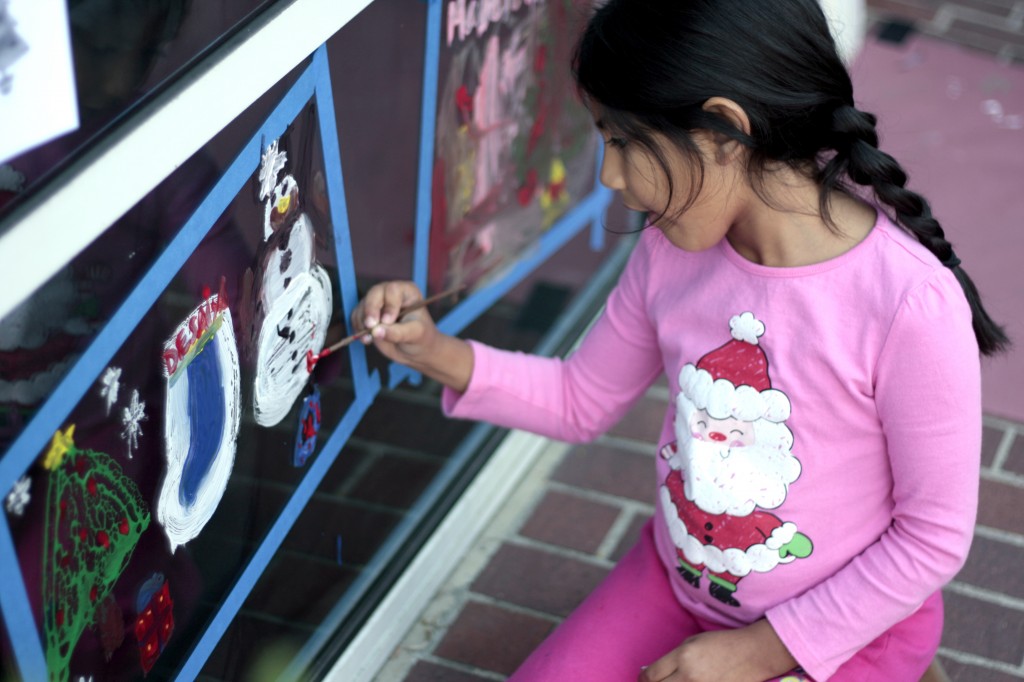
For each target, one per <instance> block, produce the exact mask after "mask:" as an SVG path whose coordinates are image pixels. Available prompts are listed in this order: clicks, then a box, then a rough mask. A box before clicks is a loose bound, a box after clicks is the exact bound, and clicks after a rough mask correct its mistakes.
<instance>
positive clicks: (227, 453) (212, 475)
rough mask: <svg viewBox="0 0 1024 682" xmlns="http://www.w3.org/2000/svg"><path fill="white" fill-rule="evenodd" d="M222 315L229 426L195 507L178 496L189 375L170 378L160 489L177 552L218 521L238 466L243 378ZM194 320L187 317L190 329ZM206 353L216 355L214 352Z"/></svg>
mask: <svg viewBox="0 0 1024 682" xmlns="http://www.w3.org/2000/svg"><path fill="white" fill-rule="evenodd" d="M217 298H218V296H217V295H214V296H213V297H211V298H210V299H209V300H208V301H207V303H206V304H205V305H210V304H213V305H216V304H215V301H216V299H217ZM200 307H202V306H200ZM199 309H200V308H196V310H195V311H194V312H193V313H192V315H190V316H189V318H191V317H193V316H195V315H197V314H198V312H199ZM220 315H221V316H222V317H221V323H220V326H219V328H218V329H217V330H216V332H215V334H216V336H217V342H218V343H217V349H218V350H219V353H218V358H217V360H218V362H219V364H220V372H221V378H222V382H223V383H222V386H223V389H224V390H223V399H224V414H225V425H224V431H223V433H222V434H221V439H220V447H219V449H218V453H217V456H216V457H215V459H214V462H213V465H212V466H211V468H210V471H209V472H208V474H207V476H206V478H205V479H204V480H203V482H202V485H201V486H200V488H199V494H198V497H197V500H196V503H195V504H194V505H192V506H186V505H184V504H182V503H181V501H180V499H179V495H178V491H179V488H180V484H181V477H182V473H183V469H184V464H185V457H186V455H188V450H189V440H190V437H191V427H192V425H191V423H190V420H189V416H188V413H189V404H188V373H187V372H185V371H181V372H180V373H178V374H177V375H176V377H175V380H174V381H173V382H172V381H171V378H170V377H168V381H167V414H166V416H165V423H164V440H165V441H166V447H167V472H166V474H165V475H164V480H163V483H162V485H161V487H160V497H159V499H158V501H157V506H156V519H157V521H158V522H159V523H160V524H161V525H162V526H163V527H164V532H165V533H166V534H167V539H168V540H169V541H170V547H171V553H172V554H173V553H174V550H175V549H177V548H178V547H179V546H180V545H183V544H185V543H186V542H188V541H189V540H191V539H192V538H194V537H196V536H197V535H199V533H200V532H201V531H202V529H203V527H204V526H205V525H206V523H207V522H208V521H209V520H210V518H211V517H213V512H214V511H215V510H216V509H217V505H218V504H220V500H221V497H223V495H224V489H225V488H226V487H227V484H228V479H229V478H230V477H231V470H232V468H233V467H234V463H235V447H236V439H237V437H238V426H239V422H240V417H241V388H240V387H241V378H240V375H239V363H238V349H237V347H236V343H235V332H234V326H233V324H232V321H231V311H230V310H229V309H227V308H225V309H224V310H223V311H221V312H220ZM189 318H186V323H185V324H186V325H187V323H188V322H187V321H188V319H189ZM203 352H210V348H209V347H208V348H206V349H205V350H204V351H203ZM172 383H173V385H172Z"/></svg>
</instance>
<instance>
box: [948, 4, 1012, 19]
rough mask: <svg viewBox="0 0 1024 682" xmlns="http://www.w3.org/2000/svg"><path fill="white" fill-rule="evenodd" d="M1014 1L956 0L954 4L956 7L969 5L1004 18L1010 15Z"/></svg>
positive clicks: (974, 8) (971, 7)
mask: <svg viewBox="0 0 1024 682" xmlns="http://www.w3.org/2000/svg"><path fill="white" fill-rule="evenodd" d="M1016 2H1017V0H956V2H955V3H954V4H955V5H956V6H957V7H969V8H970V9H973V10H978V11H979V12H985V13H986V14H991V15H992V16H993V17H994V18H996V19H1005V18H1007V17H1008V16H1010V12H1011V11H1012V10H1013V5H1014V3H1016Z"/></svg>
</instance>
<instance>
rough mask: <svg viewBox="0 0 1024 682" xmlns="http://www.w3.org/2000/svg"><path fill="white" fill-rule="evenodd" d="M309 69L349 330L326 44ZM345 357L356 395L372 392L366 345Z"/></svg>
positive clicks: (347, 236)
mask: <svg viewBox="0 0 1024 682" xmlns="http://www.w3.org/2000/svg"><path fill="white" fill-rule="evenodd" d="M311 69H312V70H313V71H314V73H315V75H316V79H315V87H314V96H315V97H316V103H317V116H318V121H319V123H320V140H321V145H322V147H323V155H324V174H325V175H326V180H327V198H328V203H329V204H330V207H331V224H332V226H333V228H334V232H333V234H334V254H335V258H336V260H337V263H338V287H339V288H340V289H341V314H342V316H343V322H344V323H345V329H346V331H347V332H348V333H351V332H352V326H351V320H350V317H351V314H352V311H353V310H355V307H356V305H357V304H358V303H359V290H358V287H357V286H356V268H355V258H354V257H353V254H352V237H351V233H350V226H349V220H348V203H347V199H346V196H345V174H344V172H343V170H342V167H341V149H340V145H339V141H338V121H337V119H336V118H335V115H334V93H333V88H332V86H331V72H330V64H329V62H328V59H327V46H326V45H321V46H320V47H319V48H318V49H317V51H316V52H315V53H314V54H313V63H312V66H311ZM347 350H348V358H349V364H350V368H351V370H352V384H353V388H354V390H355V394H356V395H357V396H360V395H368V396H372V395H373V394H374V393H375V392H376V391H377V390H378V389H377V388H375V387H378V388H379V386H380V378H379V377H377V376H376V371H374V372H373V374H370V373H369V370H368V368H367V364H366V349H365V348H364V347H363V345H362V344H360V343H352V344H349V346H348V349H347Z"/></svg>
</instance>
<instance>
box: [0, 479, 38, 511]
mask: <svg viewBox="0 0 1024 682" xmlns="http://www.w3.org/2000/svg"><path fill="white" fill-rule="evenodd" d="M31 487H32V479H31V478H29V477H28V476H22V477H21V478H19V479H18V480H17V481H16V482H15V483H14V487H13V488H11V492H9V493H8V494H7V498H6V499H5V500H4V508H5V509H7V513H8V514H12V515H14V516H21V515H22V514H24V513H25V507H27V506H28V503H29V501H30V500H31V499H32V496H31V495H30V494H29V489H30V488H31Z"/></svg>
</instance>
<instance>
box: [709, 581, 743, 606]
mask: <svg viewBox="0 0 1024 682" xmlns="http://www.w3.org/2000/svg"><path fill="white" fill-rule="evenodd" d="M735 591H736V588H733V589H731V590H730V589H729V588H728V587H726V586H725V585H719V584H718V583H716V582H712V583H711V585H710V586H709V587H708V592H710V593H711V596H712V597H714V598H715V599H717V600H718V601H720V602H722V603H723V604H725V605H726V606H739V605H740V603H739V602H738V601H736V598H735V597H734V596H732V595H733V593H734V592H735Z"/></svg>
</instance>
